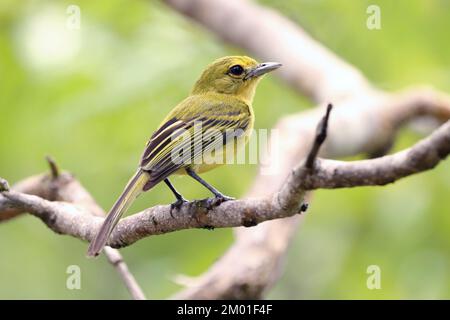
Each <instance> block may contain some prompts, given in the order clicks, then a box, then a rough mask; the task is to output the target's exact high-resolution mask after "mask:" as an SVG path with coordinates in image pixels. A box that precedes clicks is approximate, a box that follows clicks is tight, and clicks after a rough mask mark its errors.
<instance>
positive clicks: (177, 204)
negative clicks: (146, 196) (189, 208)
mask: <svg viewBox="0 0 450 320" xmlns="http://www.w3.org/2000/svg"><path fill="white" fill-rule="evenodd" d="M187 202H189V201H187V200H186V199H184V198H179V199H177V201H175V202H174V203H171V204H170V212H172V210H173V209H177V210H180V209H181V206H182V205H183V204H185V203H187Z"/></svg>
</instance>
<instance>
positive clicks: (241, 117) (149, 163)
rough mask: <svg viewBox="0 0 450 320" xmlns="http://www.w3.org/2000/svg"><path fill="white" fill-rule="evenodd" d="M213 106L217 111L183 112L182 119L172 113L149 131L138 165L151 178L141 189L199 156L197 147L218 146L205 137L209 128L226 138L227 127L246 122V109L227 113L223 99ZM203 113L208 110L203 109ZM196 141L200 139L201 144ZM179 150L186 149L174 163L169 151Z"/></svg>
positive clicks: (209, 147) (162, 178)
mask: <svg viewBox="0 0 450 320" xmlns="http://www.w3.org/2000/svg"><path fill="white" fill-rule="evenodd" d="M214 107H215V106H214V104H211V106H210V108H208V109H209V110H211V109H212V108H214ZM215 110H217V111H218V112H217V113H213V114H212V116H209V117H208V116H205V115H204V114H196V115H193V116H190V117H186V116H184V119H178V118H177V117H176V116H175V117H172V118H170V119H169V120H167V121H166V122H165V123H164V124H162V125H161V126H160V128H159V129H158V130H157V131H156V132H155V133H154V134H153V135H152V137H151V139H150V140H149V142H148V143H147V146H146V149H145V150H144V153H143V155H142V158H141V163H140V166H141V168H142V169H143V170H145V171H147V172H149V173H150V181H149V182H148V184H147V185H146V186H145V187H144V191H145V190H148V189H150V188H151V187H152V186H154V185H156V184H157V183H159V182H160V181H162V180H164V179H165V178H167V177H168V176H170V175H171V174H172V173H174V172H175V171H177V170H179V169H180V168H183V167H186V166H188V165H187V164H186V163H190V162H192V160H193V159H194V158H195V157H198V156H201V154H199V151H201V152H205V151H207V150H211V149H213V148H215V147H217V143H218V142H217V141H216V139H209V138H208V134H209V133H207V131H208V129H217V130H218V131H219V132H220V133H221V134H222V135H223V138H224V139H226V136H227V130H228V129H242V130H245V129H246V127H247V126H248V124H249V114H246V113H245V112H244V113H242V112H239V113H236V115H233V116H232V117H230V114H229V113H230V112H229V111H227V112H223V111H225V110H226V108H224V106H223V103H222V104H221V105H220V108H217V109H215ZM244 110H245V109H244ZM206 114H208V113H207V112H206ZM197 125H201V130H198V128H199V127H197ZM181 135H183V136H181ZM184 135H187V136H189V138H190V139H184V137H186V136H184ZM200 135H201V136H200ZM198 143H201V147H200V148H199V145H198ZM180 151H187V152H183V154H182V158H181V160H182V161H177V162H176V163H175V162H174V161H173V159H172V153H173V152H180Z"/></svg>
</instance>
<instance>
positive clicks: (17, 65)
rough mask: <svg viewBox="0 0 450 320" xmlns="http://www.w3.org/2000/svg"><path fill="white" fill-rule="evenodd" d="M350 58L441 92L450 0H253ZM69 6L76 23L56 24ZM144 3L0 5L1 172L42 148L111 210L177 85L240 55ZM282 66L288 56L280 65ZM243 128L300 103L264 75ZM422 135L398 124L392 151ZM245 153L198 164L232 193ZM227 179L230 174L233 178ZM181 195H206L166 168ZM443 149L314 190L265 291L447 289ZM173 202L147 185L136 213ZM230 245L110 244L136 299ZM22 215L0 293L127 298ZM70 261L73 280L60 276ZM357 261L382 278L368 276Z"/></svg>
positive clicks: (447, 173)
mask: <svg viewBox="0 0 450 320" xmlns="http://www.w3.org/2000/svg"><path fill="white" fill-rule="evenodd" d="M261 3H262V4H265V5H268V6H271V7H274V8H276V9H278V10H280V11H281V12H283V13H284V14H286V15H287V16H289V17H290V18H291V19H293V20H294V21H297V22H298V23H299V24H300V25H302V26H303V27H304V28H305V29H306V30H307V31H308V32H310V33H311V34H312V35H313V36H314V37H315V38H317V39H319V40H320V41H322V42H323V43H324V44H325V45H326V46H328V47H329V48H331V49H332V50H333V51H335V52H336V53H337V54H339V55H341V56H342V57H343V58H345V59H347V60H348V61H350V62H351V63H353V64H355V65H356V66H357V67H358V68H360V69H361V70H362V71H363V72H364V73H365V74H366V75H367V77H368V78H369V79H370V80H371V81H373V82H374V83H375V84H376V85H378V86H380V87H382V88H384V89H387V90H398V89H401V88H403V87H405V86H408V85H411V84H423V83H425V84H431V85H434V86H435V87H437V88H439V89H441V90H444V91H447V92H450V64H449V61H450V60H449V57H450V41H449V38H448V32H449V30H450V10H449V9H450V1H446V0H440V1H439V0H422V1H419V0H415V1H409V0H398V1H390V0H386V1H347V0H339V1H338V0H335V1H332V0H321V1H313V0H302V1H294V0H290V1H275V0H264V1H261ZM70 4H76V5H78V6H80V8H81V28H80V30H69V29H67V28H66V27H65V23H66V19H67V17H68V16H69V15H68V14H67V13H66V9H67V7H68V6H69V5H70ZM369 4H378V5H379V6H380V7H381V18H382V21H381V23H382V29H381V30H377V31H370V30H368V29H367V28H366V19H367V14H366V8H367V6H368V5H369ZM241 53H245V52H242V51H241V50H240V49H239V48H234V47H231V46H229V45H227V44H224V43H222V42H221V41H220V40H219V39H217V38H216V37H215V36H214V35H212V34H210V33H209V32H208V31H206V30H204V29H202V28H201V27H199V26H197V25H194V24H193V23H192V22H191V21H188V20H186V19H185V18H184V17H182V16H180V15H178V14H176V13H174V12H173V11H172V10H171V9H169V8H167V7H166V6H165V5H164V4H162V3H160V2H155V1H131V0H113V1H111V0H103V1H14V0H2V1H1V2H0V129H1V131H0V176H1V177H4V178H6V179H8V180H9V181H10V182H11V183H13V182H15V181H18V180H20V179H22V178H24V177H27V176H29V175H32V174H35V173H38V172H42V171H44V170H47V167H46V163H45V161H44V156H45V155H47V154H50V155H52V156H54V157H55V158H56V159H57V161H58V163H59V164H60V165H61V166H63V167H64V168H66V169H68V170H70V171H71V172H73V173H75V174H76V176H77V177H78V178H79V179H80V180H81V182H82V183H83V184H84V185H85V186H86V187H87V188H88V189H89V190H90V191H91V192H92V194H93V195H94V196H95V197H96V199H97V200H98V202H99V203H100V204H101V205H102V206H103V207H104V208H106V209H107V208H109V206H110V205H111V203H112V202H113V201H114V200H115V197H116V196H117V195H118V194H119V193H120V192H121V190H122V188H123V186H124V184H125V183H126V181H127V179H128V177H129V176H130V175H131V174H132V172H133V171H134V167H135V165H136V164H137V161H138V158H139V156H140V154H141V151H142V149H143V146H144V143H145V140H146V138H147V137H148V136H149V135H150V134H151V132H152V130H153V129H154V128H155V126H156V125H157V124H158V123H159V121H160V120H161V119H162V118H163V116H164V115H165V114H166V113H167V112H168V110H170V108H171V107H173V106H174V105H175V104H176V103H177V102H179V101H180V100H181V99H183V98H184V97H185V96H186V95H187V94H188V92H189V90H190V88H191V86H192V84H193V82H194V81H195V80H196V78H197V76H198V75H199V73H200V72H201V70H202V68H203V67H204V66H205V65H206V64H207V63H209V62H210V61H211V60H213V59H215V58H217V57H220V56H223V55H230V54H241ZM285 67H289V66H288V65H286V66H285ZM254 105H255V108H256V127H257V128H270V127H271V126H272V125H273V124H274V122H275V121H276V119H277V118H279V117H280V116H282V115H287V114H290V113H294V112H298V111H300V110H304V109H307V108H310V107H312V106H313V103H312V102H310V101H308V100H307V99H305V98H303V97H301V96H299V95H298V94H297V93H296V92H294V91H293V90H292V89H290V88H289V87H287V86H286V85H285V84H284V83H282V82H281V81H279V80H278V79H276V78H275V77H273V76H270V77H267V78H266V79H265V80H264V81H263V82H262V83H261V85H260V88H259V90H258V93H257V96H256V100H255V103H254ZM420 137H421V136H420V135H419V134H418V133H415V132H413V131H412V130H409V129H405V130H403V131H402V132H401V134H400V136H399V139H398V141H397V143H396V145H395V149H396V150H398V149H402V148H405V147H407V146H409V145H411V144H412V143H414V141H416V140H417V139H419V138H420ZM256 169H257V168H256V166H255V165H248V166H230V167H223V168H221V169H219V170H216V171H213V172H211V173H208V174H206V175H205V178H206V179H207V180H208V181H210V182H211V183H212V184H213V185H215V186H217V187H218V188H219V189H220V190H223V191H224V192H225V193H226V194H230V195H233V196H237V197H239V196H240V195H242V194H244V193H245V190H246V189H247V188H248V187H249V186H250V184H251V181H252V178H253V177H254V175H255V174H256ZM237 177H239V179H237ZM174 183H175V184H176V186H177V187H178V188H179V189H180V191H182V193H183V194H185V196H186V197H188V198H190V199H192V198H200V197H205V196H207V195H208V194H207V193H206V192H205V190H204V189H203V188H201V187H199V186H198V185H197V184H195V183H194V182H192V181H190V179H185V178H179V179H175V180H174ZM449 190H450V161H447V162H445V163H443V164H441V165H440V166H439V167H438V168H437V169H436V170H433V171H432V172H428V173H425V174H421V175H418V176H414V177H410V178H407V179H404V180H402V181H399V182H397V183H395V184H394V185H390V186H387V187H383V188H376V187H373V188H358V189H353V190H336V191H319V192H317V193H316V194H315V196H314V200H313V202H312V205H311V207H310V210H309V211H308V213H307V216H306V219H305V221H304V224H303V225H302V227H301V230H300V232H299V233H298V234H297V236H296V238H295V241H294V244H293V245H292V247H291V248H290V250H289V254H288V257H287V261H286V270H285V272H284V275H283V276H282V278H281V280H280V281H279V282H278V283H277V284H276V286H275V287H274V288H273V290H271V291H270V293H269V296H268V297H269V298H276V299H279V298H284V299H292V298H293V299H299V298H327V299H329V298H342V299H347V298H375V299H395V298H447V299H449V298H450V200H449V198H448V195H449ZM171 201H173V199H172V195H171V193H170V192H169V191H168V190H167V189H166V188H165V186H160V187H157V188H156V189H154V191H152V192H151V193H148V194H146V195H145V196H142V197H141V198H140V199H139V201H138V202H137V203H136V205H135V206H134V207H133V210H139V209H143V208H145V207H147V206H150V205H153V204H158V203H170V202H171ZM231 243H232V233H231V230H217V229H216V230H215V231H207V230H187V231H180V232H176V233H172V234H167V235H162V236H155V237H151V238H147V239H145V240H142V241H140V242H138V243H136V244H135V245H133V246H131V247H129V248H125V249H123V250H122V252H123V254H124V256H125V258H126V261H127V262H128V264H129V267H130V268H131V270H132V272H133V273H134V274H135V276H136V277H137V279H138V281H139V282H140V283H141V285H142V286H143V289H144V290H145V293H146V294H147V296H148V297H149V298H166V297H168V296H170V295H171V294H173V293H175V292H176V291H177V290H178V289H179V286H178V285H176V284H175V283H174V282H173V281H172V278H173V277H174V276H175V275H177V274H187V275H191V276H195V275H198V274H201V273H202V272H203V271H204V270H206V269H207V268H208V266H209V265H211V263H213V262H214V261H215V260H216V259H217V258H219V257H220V256H221V255H222V254H223V252H224V251H225V250H226V248H227V247H228V246H229V245H230V244H231ZM86 247H87V245H86V243H83V242H81V241H79V240H76V239H73V238H71V237H68V236H60V235H56V234H54V233H53V232H51V231H49V230H48V229H47V227H45V226H44V225H43V224H42V223H41V222H40V221H39V220H38V219H36V218H34V217H32V216H29V215H25V216H22V217H20V218H17V219H15V220H13V221H10V222H8V223H5V224H2V225H0V253H1V255H2V257H1V259H0V298H3V299H11V298H26V299H28V298H44V299H47V298H52V299H53V298H55V299H75V298H80V299H91V298H111V299H127V298H129V295H128V293H127V291H126V290H125V288H124V286H123V284H122V283H121V281H120V280H119V279H118V276H117V274H116V273H115V271H114V270H113V268H112V267H111V266H110V265H109V264H108V263H107V262H106V260H105V258H104V257H102V258H100V259H98V260H87V259H86V258H85V251H86ZM69 265H79V266H80V267H81V271H82V288H81V290H68V289H66V279H67V276H68V275H67V274H66V269H67V267H68V266H69ZM369 265H378V266H380V268H381V272H382V273H381V285H382V289H380V290H369V289H367V287H366V279H367V276H368V275H367V274H366V269H367V267H368V266H369Z"/></svg>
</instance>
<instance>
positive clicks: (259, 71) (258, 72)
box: [244, 62, 282, 80]
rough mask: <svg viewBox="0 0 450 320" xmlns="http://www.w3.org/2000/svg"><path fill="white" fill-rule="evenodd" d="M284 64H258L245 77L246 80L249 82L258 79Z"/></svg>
mask: <svg viewBox="0 0 450 320" xmlns="http://www.w3.org/2000/svg"><path fill="white" fill-rule="evenodd" d="M281 66H282V64H281V63H278V62H263V63H260V64H258V65H257V66H256V67H254V68H253V69H250V70H249V71H248V72H247V74H246V75H245V77H244V80H248V79H251V78H256V77H259V76H262V75H263V74H266V73H267V72H270V71H273V70H276V69H278V68H279V67H281Z"/></svg>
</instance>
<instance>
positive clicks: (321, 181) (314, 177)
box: [0, 108, 450, 248]
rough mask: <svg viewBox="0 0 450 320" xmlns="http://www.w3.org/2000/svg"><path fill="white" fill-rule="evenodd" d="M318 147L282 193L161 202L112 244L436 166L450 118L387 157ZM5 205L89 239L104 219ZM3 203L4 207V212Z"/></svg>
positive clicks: (224, 223)
mask: <svg viewBox="0 0 450 320" xmlns="http://www.w3.org/2000/svg"><path fill="white" fill-rule="evenodd" d="M330 110H331V108H328V110H327V114H326V116H325V117H324V119H323V120H322V121H321V123H320V124H319V126H318V132H319V133H320V134H318V135H317V136H316V139H315V143H314V145H315V146H316V145H317V146H320V144H321V142H323V137H324V133H325V132H324V131H323V130H321V129H323V128H326V124H327V119H328V115H329V111H330ZM317 151H318V148H316V147H314V148H312V150H311V152H310V155H309V157H308V159H312V161H313V162H312V163H314V166H309V165H308V162H306V161H305V163H304V164H301V165H300V166H298V167H297V168H296V169H295V170H293V171H292V173H291V174H290V176H289V177H288V179H287V180H286V181H285V183H284V184H283V186H282V188H281V189H280V190H279V192H278V193H276V194H275V195H273V196H271V197H267V198H263V199H246V200H237V201H227V202H225V203H223V204H221V205H220V206H218V207H215V208H212V209H208V208H207V207H206V205H205V204H204V203H202V201H194V202H190V203H187V204H184V205H183V206H182V207H181V208H180V210H176V211H172V212H171V208H170V205H166V206H155V207H152V208H149V209H146V210H144V211H142V212H140V213H137V214H134V215H131V216H128V217H126V218H124V219H122V220H121V221H120V222H119V223H118V225H117V228H116V229H115V231H114V232H113V234H112V236H111V238H110V241H109V245H110V246H112V247H115V248H120V247H125V246H129V245H131V244H132V243H134V242H136V241H137V240H140V239H142V238H145V237H148V236H151V235H157V234H164V233H168V232H173V231H177V230H182V229H189V228H204V227H214V228H226V227H237V226H245V227H251V226H255V225H257V224H259V223H261V222H264V221H268V220H273V219H278V218H284V217H290V216H293V215H295V214H297V213H300V209H299V206H300V204H301V203H302V201H303V200H304V196H305V194H306V192H307V191H309V190H314V189H319V188H343V187H345V188H348V187H355V186H367V185H384V184H387V183H392V182H394V181H396V180H398V179H401V178H403V177H406V176H408V175H411V174H414V173H418V172H422V171H426V170H428V169H431V168H433V167H434V166H435V165H437V164H438V163H439V162H440V161H442V160H443V159H444V158H445V157H446V156H447V155H448V154H449V153H450V121H449V122H447V123H446V124H444V125H443V126H442V127H441V128H439V129H438V130H436V131H435V132H434V133H433V134H431V135H430V136H429V137H428V138H426V139H424V140H422V141H420V142H418V143H417V144H416V145H414V146H413V147H411V148H409V149H407V150H404V151H402V152H399V153H396V154H393V155H389V156H385V157H382V158H377V159H372V160H364V161H355V162H343V161H333V160H323V159H315V158H314V157H315V155H316V154H317ZM2 195H3V197H4V198H6V200H3V201H2V205H3V206H6V207H15V208H18V209H20V210H22V211H27V212H29V213H31V214H33V215H35V216H36V217H38V218H40V219H41V220H42V221H43V222H44V223H45V224H46V225H47V226H48V227H50V228H51V229H52V230H53V231H55V232H56V233H60V234H67V235H71V236H74V237H76V238H80V239H83V240H88V241H90V240H92V239H93V238H94V236H95V234H96V232H97V230H98V228H99V227H100V225H101V223H102V220H103V219H102V218H99V217H96V216H94V215H93V214H92V213H93V211H94V210H96V209H95V207H94V208H93V207H91V206H85V207H80V206H74V205H72V204H69V203H66V202H58V201H53V202H52V201H48V200H45V199H42V198H40V197H38V196H34V195H28V194H24V193H20V192H15V191H3V192H2ZM1 209H2V207H0V211H1Z"/></svg>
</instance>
